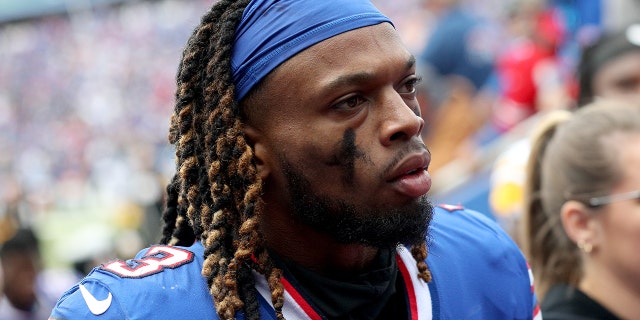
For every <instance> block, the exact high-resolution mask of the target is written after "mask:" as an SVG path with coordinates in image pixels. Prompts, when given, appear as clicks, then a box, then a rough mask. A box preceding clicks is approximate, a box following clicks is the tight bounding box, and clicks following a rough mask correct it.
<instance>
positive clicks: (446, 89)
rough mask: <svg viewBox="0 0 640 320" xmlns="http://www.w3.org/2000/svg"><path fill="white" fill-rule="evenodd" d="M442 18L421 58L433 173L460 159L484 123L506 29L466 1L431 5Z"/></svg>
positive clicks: (422, 103) (434, 1)
mask: <svg viewBox="0 0 640 320" xmlns="http://www.w3.org/2000/svg"><path fill="white" fill-rule="evenodd" d="M424 4H425V5H426V8H427V9H428V10H429V11H430V12H432V13H433V14H434V16H435V17H436V18H437V23H436V24H435V26H434V29H433V31H432V32H431V33H429V36H428V41H427V43H426V46H425V48H424V49H423V50H422V52H421V53H420V54H419V55H418V67H419V68H420V73H421V74H422V76H423V81H422V83H421V87H420V93H421V94H420V96H419V99H420V107H421V109H422V116H423V118H424V119H425V122H426V125H425V129H424V131H423V136H424V139H425V142H426V144H427V145H428V146H429V149H430V150H431V151H432V154H435V155H437V156H434V157H433V158H432V161H431V164H430V167H429V168H430V171H431V172H434V171H437V170H438V169H439V168H440V167H442V166H443V165H444V164H446V163H448V162H449V161H451V160H452V159H453V158H456V157H457V156H458V155H459V154H458V151H459V150H458V149H457V148H456V147H453V146H458V145H461V144H462V142H464V141H465V140H466V139H467V138H468V137H469V136H471V135H472V134H473V133H474V132H475V131H476V130H477V129H478V128H479V127H480V126H481V125H482V124H483V123H484V122H485V121H486V118H487V116H488V113H487V111H488V110H489V107H488V104H486V103H484V101H483V100H482V99H481V98H480V97H482V96H481V95H479V92H480V91H481V90H483V88H484V87H485V85H486V84H487V82H488V80H489V78H490V76H491V74H492V72H493V69H494V61H495V59H496V55H497V53H498V50H499V48H500V40H501V37H502V36H501V28H500V27H499V25H498V24H497V23H496V21H492V20H490V19H488V18H487V17H484V16H482V15H480V14H478V13H476V11H474V10H471V9H470V8H469V7H467V5H466V4H465V3H464V1H461V0H426V1H424Z"/></svg>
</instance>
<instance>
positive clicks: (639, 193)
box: [589, 190, 640, 207]
mask: <svg viewBox="0 0 640 320" xmlns="http://www.w3.org/2000/svg"><path fill="white" fill-rule="evenodd" d="M633 199H640V190H636V191H631V192H625V193H618V194H610V195H606V196H600V197H593V198H590V199H589V206H591V207H600V206H604V205H607V204H610V203H612V202H618V201H625V200H633Z"/></svg>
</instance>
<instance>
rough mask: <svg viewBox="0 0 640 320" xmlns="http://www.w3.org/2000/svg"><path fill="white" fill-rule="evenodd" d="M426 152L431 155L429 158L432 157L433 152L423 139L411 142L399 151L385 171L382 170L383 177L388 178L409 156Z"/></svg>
mask: <svg viewBox="0 0 640 320" xmlns="http://www.w3.org/2000/svg"><path fill="white" fill-rule="evenodd" d="M425 150H426V151H427V152H428V153H429V157H431V151H429V148H428V147H427V145H426V144H424V142H423V141H422V140H421V139H414V140H411V142H410V143H409V144H407V145H405V146H404V147H403V148H402V149H401V150H400V151H398V154H396V156H395V157H393V159H392V160H391V162H389V164H387V165H386V166H385V168H384V170H382V174H381V177H385V176H387V175H388V174H389V173H390V172H391V170H393V169H394V168H395V167H396V166H397V165H398V163H399V162H400V161H402V160H403V159H404V158H405V157H406V156H407V155H408V154H411V153H418V152H422V151H425Z"/></svg>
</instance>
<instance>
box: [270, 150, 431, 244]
mask: <svg viewBox="0 0 640 320" xmlns="http://www.w3.org/2000/svg"><path fill="white" fill-rule="evenodd" d="M282 162H283V163H282V165H283V166H282V167H283V172H284V175H285V177H286V179H287V184H288V191H289V196H290V197H291V203H292V207H293V217H294V219H297V220H298V221H300V222H302V223H303V224H305V225H308V226H310V227H312V228H313V229H314V230H316V231H319V232H322V233H325V234H328V235H330V236H331V237H332V238H333V239H334V240H336V241H337V242H339V243H343V244H363V245H367V246H372V247H378V248H392V247H395V246H397V245H399V244H403V245H417V244H421V243H423V242H424V241H426V236H427V230H428V227H429V223H430V222H431V219H432V217H433V205H432V204H431V203H430V201H429V200H428V198H427V196H426V195H423V196H421V197H419V198H418V199H417V200H416V201H413V202H410V203H409V204H406V205H402V206H396V207H391V208H373V207H368V206H367V207H365V206H357V205H356V204H353V203H349V202H347V201H345V200H339V199H332V198H330V197H328V196H325V195H321V194H318V193H317V192H315V190H314V189H313V188H312V184H311V182H310V181H309V179H307V178H306V177H305V176H304V174H303V173H302V172H301V171H300V170H297V169H296V168H295V167H294V166H293V164H291V163H289V162H288V161H286V160H284V159H283V160H282Z"/></svg>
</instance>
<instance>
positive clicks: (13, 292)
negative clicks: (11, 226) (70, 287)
mask: <svg viewBox="0 0 640 320" xmlns="http://www.w3.org/2000/svg"><path fill="white" fill-rule="evenodd" d="M0 262H1V264H2V272H3V275H2V278H3V280H4V289H3V297H2V300H1V302H0V319H7V320H9V319H11V320H22V319H25V320H27V319H29V320H30V319H34V320H35V319H47V317H48V316H49V313H50V312H51V309H52V308H53V306H54V304H55V301H56V300H55V299H56V298H57V297H47V296H46V295H45V294H44V291H42V289H41V288H40V287H39V283H38V276H39V274H40V272H41V270H42V261H41V258H40V245H39V243H38V239H37V238H36V235H35V233H34V232H33V231H31V230H30V229H19V230H17V232H16V233H15V235H14V236H13V237H12V238H11V239H9V240H7V241H6V242H5V243H3V244H2V248H0Z"/></svg>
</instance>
